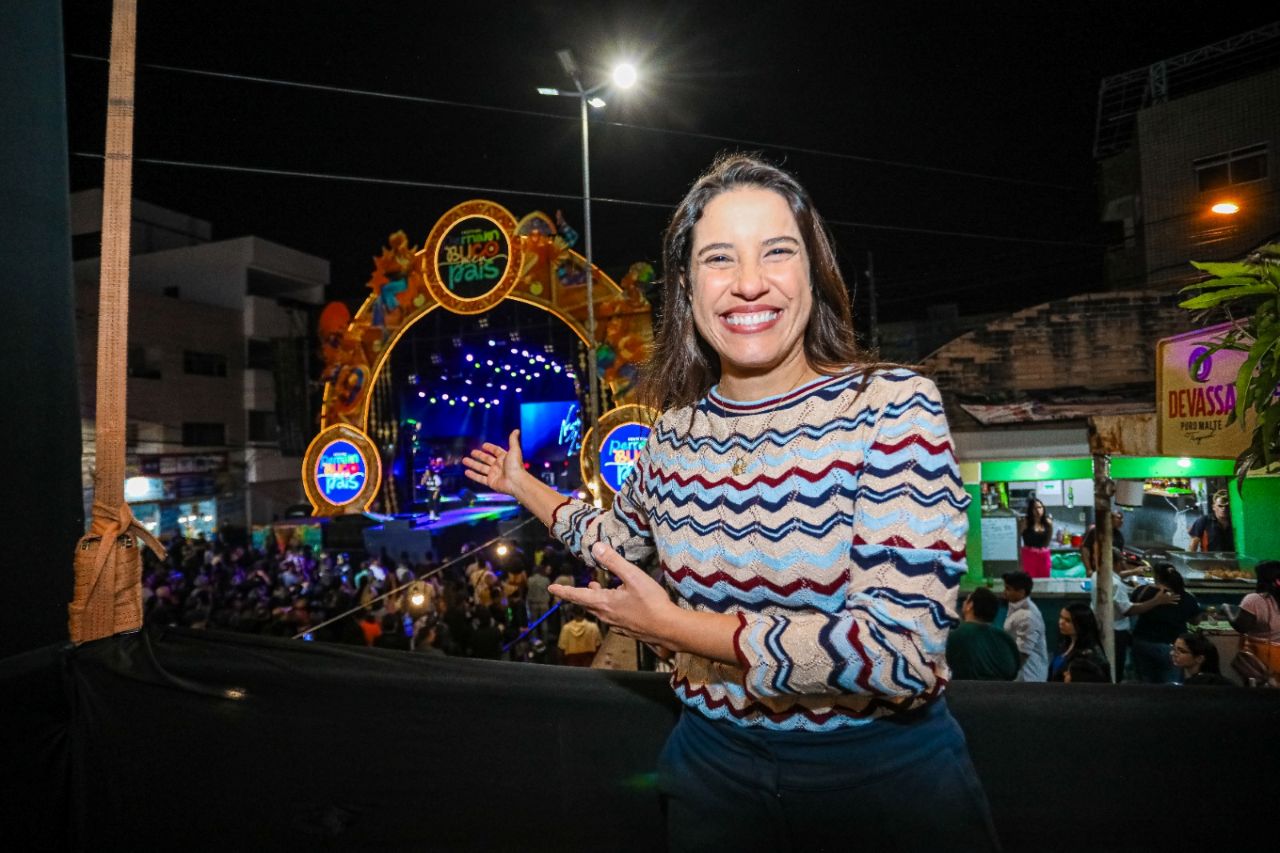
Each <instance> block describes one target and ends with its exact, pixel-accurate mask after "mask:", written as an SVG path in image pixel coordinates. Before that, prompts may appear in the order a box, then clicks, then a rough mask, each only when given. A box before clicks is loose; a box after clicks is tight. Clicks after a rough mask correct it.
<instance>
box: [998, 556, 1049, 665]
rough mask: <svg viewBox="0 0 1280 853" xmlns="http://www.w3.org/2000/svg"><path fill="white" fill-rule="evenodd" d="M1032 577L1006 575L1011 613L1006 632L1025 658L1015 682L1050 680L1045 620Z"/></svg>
mask: <svg viewBox="0 0 1280 853" xmlns="http://www.w3.org/2000/svg"><path fill="white" fill-rule="evenodd" d="M1031 585H1032V581H1031V575H1029V574H1027V573H1026V572H1006V573H1005V574H1004V600H1005V601H1006V602H1008V605H1009V606H1008V610H1007V612H1006V613H1005V617H1004V629H1005V630H1006V631H1008V632H1009V634H1010V635H1012V636H1013V640H1014V642H1015V643H1017V644H1018V653H1019V655H1020V656H1021V657H1022V666H1021V667H1020V668H1019V669H1018V677H1017V678H1015V679H1014V681H1046V680H1048V678H1049V648H1048V645H1047V644H1046V642H1045V636H1044V617H1043V616H1041V615H1040V608H1038V607H1036V605H1035V602H1033V601H1032V600H1031Z"/></svg>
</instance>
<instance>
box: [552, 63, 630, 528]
mask: <svg viewBox="0 0 1280 853" xmlns="http://www.w3.org/2000/svg"><path fill="white" fill-rule="evenodd" d="M556 56H557V57H558V58H559V60H560V66H561V67H562V68H563V69H564V71H565V73H566V74H568V75H569V78H570V79H571V80H573V85H574V89H575V91H572V92H564V91H561V90H559V89H549V88H543V87H539V88H538V93H539V94H541V95H561V96H566V97H573V98H577V99H578V105H579V107H580V110H581V116H582V233H583V239H584V240H585V241H586V246H585V248H586V252H585V258H586V261H587V388H588V390H587V420H588V427H589V429H590V434H591V440H590V441H589V442H588V443H587V447H586V448H585V452H586V453H587V459H589V460H590V462H591V471H592V474H591V482H590V483H589V484H588V490H589V491H590V493H591V499H592V503H594V504H595V505H596V506H600V503H601V497H600V431H599V430H598V429H596V425H597V424H598V423H599V421H600V376H599V370H598V367H597V356H596V351H597V349H598V347H599V343H598V341H597V340H596V300H595V258H594V256H593V254H592V251H591V249H592V247H591V139H590V130H589V123H588V112H587V107H588V106H593V107H603V106H604V101H603V100H602V99H600V98H599V97H598V96H597V94H596V93H598V92H599V91H600V90H601V89H603V88H604V86H605V84H604V83H601V84H599V85H597V86H593V87H591V88H590V89H588V88H586V87H585V86H583V85H582V76H581V74H580V73H579V70H578V63H577V61H576V60H574V58H573V52H572V51H570V50H568V49H565V50H559V51H556ZM635 79H636V72H635V69H634V68H633V67H631V66H630V65H621V66H619V67H618V68H617V69H616V70H615V71H614V82H615V84H616V85H617V86H618V87H619V88H627V87H629V86H631V85H632V84H633V83H634V82H635Z"/></svg>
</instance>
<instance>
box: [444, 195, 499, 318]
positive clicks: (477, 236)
mask: <svg viewBox="0 0 1280 853" xmlns="http://www.w3.org/2000/svg"><path fill="white" fill-rule="evenodd" d="M515 232H516V220H515V217H514V216H512V215H511V213H510V212H509V211H508V210H507V209H506V208H504V207H502V206H501V205H498V204H494V203H493V202H490V201H469V202H465V203H463V204H460V205H458V206H457V207H455V208H453V209H452V210H450V211H449V212H448V213H446V214H445V215H444V216H442V217H441V218H440V221H439V222H437V223H436V225H435V227H434V228H433V229H431V233H430V234H429V235H428V236H427V242H426V246H425V247H424V248H423V251H422V272H423V279H424V281H425V282H426V285H427V290H428V291H430V293H431V295H432V296H434V297H435V298H436V301H437V302H439V303H440V304H441V305H442V306H444V307H445V308H447V309H448V310H450V311H453V312H455V313H457V314H479V313H481V312H483V311H488V310H489V309H490V308H493V307H494V306H495V305H497V304H498V303H499V302H501V301H502V300H503V299H504V298H505V297H506V295H507V294H508V293H509V292H510V291H511V288H513V287H515V285H516V281H517V279H518V278H519V277H520V263H521V246H520V242H519V240H517V239H516V238H515Z"/></svg>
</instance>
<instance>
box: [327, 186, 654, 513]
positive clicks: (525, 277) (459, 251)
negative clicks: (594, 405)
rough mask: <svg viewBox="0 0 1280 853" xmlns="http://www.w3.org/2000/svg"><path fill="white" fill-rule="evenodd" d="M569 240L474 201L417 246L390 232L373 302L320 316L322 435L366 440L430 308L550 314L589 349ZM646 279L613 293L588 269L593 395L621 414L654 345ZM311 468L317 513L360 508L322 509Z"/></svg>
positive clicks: (579, 275)
mask: <svg viewBox="0 0 1280 853" xmlns="http://www.w3.org/2000/svg"><path fill="white" fill-rule="evenodd" d="M575 241H576V235H575V234H573V233H572V231H571V229H569V228H568V226H566V225H564V224H563V221H562V220H561V224H560V226H559V227H557V225H556V222H555V221H554V220H552V218H551V217H549V216H547V215H546V214H545V213H542V212H540V211H535V212H533V213H530V214H528V215H526V216H525V217H524V218H523V219H521V220H519V221H518V222H517V221H516V219H515V217H514V216H513V215H512V214H511V213H510V212H509V211H507V210H506V208H504V207H502V206H501V205H499V204H497V203H495V202H491V201H485V200H483V199H476V200H472V201H467V202H463V203H462V204H459V205H457V206H455V207H454V208H452V209H451V210H449V211H448V212H447V213H445V214H444V216H442V217H441V218H440V220H439V221H438V222H437V223H436V224H435V226H434V227H433V228H432V229H431V232H430V233H429V235H428V237H427V239H426V240H425V241H424V243H423V245H422V246H421V247H415V246H412V245H411V244H410V242H409V239H408V237H407V236H406V235H405V233H404V232H403V231H397V232H395V233H394V234H392V235H391V236H390V237H389V238H388V245H387V247H386V248H385V249H384V250H383V252H382V254H381V255H380V256H378V257H376V258H374V271H373V275H372V276H371V277H370V279H369V282H368V285H367V286H368V287H369V288H370V290H371V291H372V292H371V293H370V295H369V297H368V298H367V299H366V300H365V302H364V304H363V305H361V307H360V309H359V310H358V311H357V312H356V314H355V316H354V317H351V316H350V314H349V312H348V311H347V309H346V307H345V306H343V305H342V304H341V303H336V302H335V303H330V304H329V305H328V306H326V308H325V309H324V311H323V312H322V314H321V317H320V339H321V348H322V352H323V355H324V363H325V367H324V373H323V375H322V379H323V380H324V383H325V385H324V396H323V404H322V407H321V410H320V423H319V428H320V431H321V432H322V433H323V432H324V431H326V430H328V429H330V428H332V427H335V426H338V425H341V426H344V427H346V428H348V429H350V430H354V431H356V432H358V433H359V434H360V435H363V436H365V437H366V438H367V437H368V434H369V417H370V410H371V405H370V404H371V400H372V390H373V388H374V385H375V383H376V382H377V380H378V377H379V375H380V374H381V372H382V371H383V369H384V368H385V366H386V365H387V362H388V359H389V358H390V355H391V351H392V350H393V349H394V348H395V346H396V344H397V343H398V342H399V341H400V339H401V338H402V337H403V336H404V334H405V332H407V331H408V330H409V329H410V328H411V327H412V326H413V325H414V324H415V323H417V322H418V321H419V320H421V319H422V318H423V317H425V316H427V315H428V314H430V313H431V312H432V311H434V310H435V309H437V308H444V309H446V310H448V311H450V312H452V313H456V314H462V315H478V314H482V313H484V312H486V311H489V310H491V309H492V308H494V307H496V306H497V305H499V304H501V303H502V302H503V301H506V300H512V301H516V302H523V303H525V304H528V305H533V306H535V307H537V308H541V309H542V310H544V311H546V312H548V313H550V314H552V315H553V316H555V317H556V318H558V319H559V320H561V321H562V322H563V323H564V324H565V325H566V326H568V327H569V328H570V329H572V330H573V332H574V334H576V335H577V336H578V339H579V340H581V341H582V342H583V343H584V344H587V343H588V341H589V338H588V335H587V327H586V326H587V299H586V261H585V259H584V258H583V257H582V256H581V255H580V254H578V253H577V252H575V251H573V250H572V248H571V246H572V244H573V243H574V242H575ZM652 277H653V268H652V267H651V266H650V265H649V264H646V263H636V264H632V266H631V269H630V270H629V271H628V273H627V275H626V276H625V277H624V278H623V279H622V281H621V283H618V282H615V281H614V280H613V279H612V278H610V277H609V276H607V275H605V274H604V273H603V272H602V271H601V270H600V269H599V267H595V268H594V282H593V291H594V302H595V316H596V332H597V337H598V339H599V349H598V350H597V358H596V367H597V369H601V376H600V384H601V386H602V389H603V388H608V389H609V391H610V393H611V394H612V396H613V399H614V402H615V404H618V405H620V406H621V405H624V404H626V403H627V401H628V400H629V398H630V395H631V392H632V389H633V388H634V385H635V381H636V379H637V376H638V370H639V365H640V363H641V362H642V361H643V359H644V358H645V357H646V354H647V353H648V349H649V345H650V344H651V343H652V340H653V329H652V319H651V313H650V309H649V302H648V300H647V299H646V298H645V296H644V294H643V292H642V290H641V285H642V284H644V283H645V282H647V281H650V280H651V279H652ZM605 414H606V415H607V414H608V413H605ZM601 420H602V421H603V416H602V418H601ZM587 426H588V427H590V426H591V425H587ZM370 443H371V444H373V445H376V442H372V441H370ZM309 462H310V464H309V465H304V468H303V479H304V486H305V487H306V492H307V496H308V498H309V499H310V501H311V503H312V507H313V512H314V514H315V515H322V516H325V515H342V514H345V513H351V512H358V511H360V510H361V509H363V507H358V506H357V505H356V503H355V502H348V503H345V504H337V503H332V502H330V501H328V500H327V499H326V498H325V496H324V495H325V492H324V490H323V489H321V488H319V487H318V484H317V483H316V482H315V471H316V469H315V461H314V460H309ZM360 503H363V501H361V502H360Z"/></svg>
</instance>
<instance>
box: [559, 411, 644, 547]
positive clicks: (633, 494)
mask: <svg viewBox="0 0 1280 853" xmlns="http://www.w3.org/2000/svg"><path fill="white" fill-rule="evenodd" d="M656 435H657V429H656V427H655V428H654V430H653V431H652V432H651V433H650V435H649V440H648V442H647V443H646V444H645V446H644V448H643V449H642V450H641V451H640V453H639V454H638V455H637V456H636V461H635V468H634V470H632V472H631V476H629V477H627V479H626V480H625V481H623V484H622V491H620V492H618V494H617V495H615V496H614V498H613V506H612V507H611V508H610V509H608V510H600V509H596V508H595V507H594V506H592V505H591V504H589V503H587V502H586V501H581V500H578V499H577V498H568V499H566V500H565V501H564V503H562V504H560V505H559V506H558V507H556V508H555V510H554V511H553V512H552V513H551V527H550V533H551V535H552V536H554V537H555V538H556V539H558V540H560V541H561V542H563V543H564V546H565V547H566V548H568V549H569V551H570V552H571V553H573V554H574V556H577V557H579V558H581V559H582V560H583V561H584V562H585V563H586V564H587V565H588V566H590V567H591V568H593V569H594V568H596V567H597V564H596V560H595V558H594V557H592V556H591V546H592V545H594V544H595V543H596V542H599V541H601V540H603V541H605V542H607V543H609V544H610V545H612V546H613V549H614V550H615V551H617V552H618V554H620V555H621V556H622V557H623V558H624V559H626V560H628V561H630V562H632V563H635V564H636V565H643V564H644V563H645V562H646V561H647V560H648V559H649V558H650V556H652V554H653V552H654V546H653V534H652V533H651V531H650V528H649V511H648V507H649V482H648V481H649V459H650V456H651V453H652V451H653V448H654V445H655V440H656Z"/></svg>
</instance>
